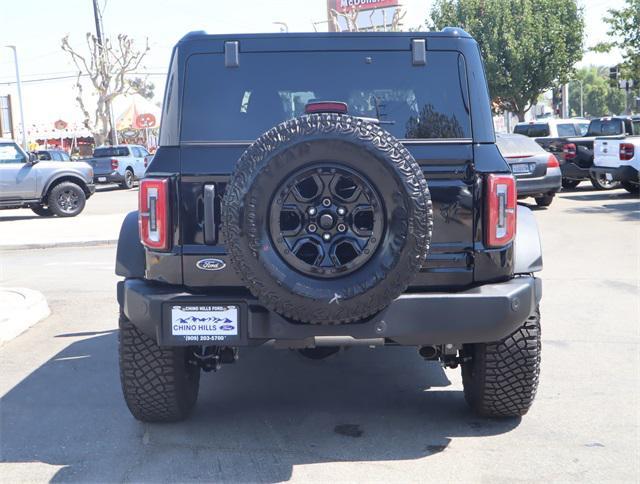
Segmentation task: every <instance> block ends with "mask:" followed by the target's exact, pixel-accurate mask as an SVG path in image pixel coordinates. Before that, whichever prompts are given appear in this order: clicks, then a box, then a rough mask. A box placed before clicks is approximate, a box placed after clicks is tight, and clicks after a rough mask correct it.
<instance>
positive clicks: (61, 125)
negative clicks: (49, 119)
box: [53, 119, 67, 129]
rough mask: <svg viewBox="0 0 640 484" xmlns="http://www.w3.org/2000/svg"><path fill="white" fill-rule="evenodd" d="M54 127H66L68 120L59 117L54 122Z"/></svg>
mask: <svg viewBox="0 0 640 484" xmlns="http://www.w3.org/2000/svg"><path fill="white" fill-rule="evenodd" d="M53 127H54V128H56V129H65V128H66V127H67V122H66V121H63V120H62V119H58V120H57V121H56V122H55V123H53Z"/></svg>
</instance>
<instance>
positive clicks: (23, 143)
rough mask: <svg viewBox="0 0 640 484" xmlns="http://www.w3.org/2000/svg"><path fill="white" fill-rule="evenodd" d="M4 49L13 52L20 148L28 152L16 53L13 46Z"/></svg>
mask: <svg viewBox="0 0 640 484" xmlns="http://www.w3.org/2000/svg"><path fill="white" fill-rule="evenodd" d="M5 47H7V48H9V49H11V50H12V51H13V63H14V64H15V66H16V88H17V91H18V108H19V109H20V126H21V127H22V147H23V148H24V149H25V150H28V149H29V148H28V146H27V129H26V124H27V123H25V122H24V108H23V106H22V83H21V82H20V68H19V67H18V51H17V50H16V46H15V45H5Z"/></svg>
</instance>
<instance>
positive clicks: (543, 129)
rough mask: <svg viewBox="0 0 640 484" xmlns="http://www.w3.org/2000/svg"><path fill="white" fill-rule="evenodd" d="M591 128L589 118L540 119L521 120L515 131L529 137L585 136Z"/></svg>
mask: <svg viewBox="0 0 640 484" xmlns="http://www.w3.org/2000/svg"><path fill="white" fill-rule="evenodd" d="M588 128H589V120H588V119H582V118H569V119H555V118H549V119H539V120H536V121H528V122H524V121H523V122H520V123H518V124H516V126H515V128H514V129H513V132H514V133H515V134H521V135H523V136H527V137H529V138H537V139H541V138H569V137H574V136H584V135H585V133H586V132H587V129H588Z"/></svg>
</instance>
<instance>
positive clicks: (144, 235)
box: [138, 178, 170, 250]
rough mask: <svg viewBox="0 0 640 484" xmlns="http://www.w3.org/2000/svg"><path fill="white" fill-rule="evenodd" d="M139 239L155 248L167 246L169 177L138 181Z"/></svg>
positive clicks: (163, 248) (160, 248)
mask: <svg viewBox="0 0 640 484" xmlns="http://www.w3.org/2000/svg"><path fill="white" fill-rule="evenodd" d="M138 209H139V211H138V224H139V226H140V241H141V242H142V244H143V245H145V246H147V247H149V248H150V249H155V250H167V249H168V248H169V230H170V229H169V179H168V178H164V179H148V180H142V181H141V182H140V191H139V198H138Z"/></svg>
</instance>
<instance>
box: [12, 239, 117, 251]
mask: <svg viewBox="0 0 640 484" xmlns="http://www.w3.org/2000/svg"><path fill="white" fill-rule="evenodd" d="M117 243H118V241H117V240H112V239H108V240H85V241H82V240H77V241H75V240H71V241H65V242H50V243H42V244H13V245H0V252H2V251H3V250H7V251H8V250H30V249H55V248H60V247H94V246H98V245H106V246H111V245H116V244H117Z"/></svg>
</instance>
